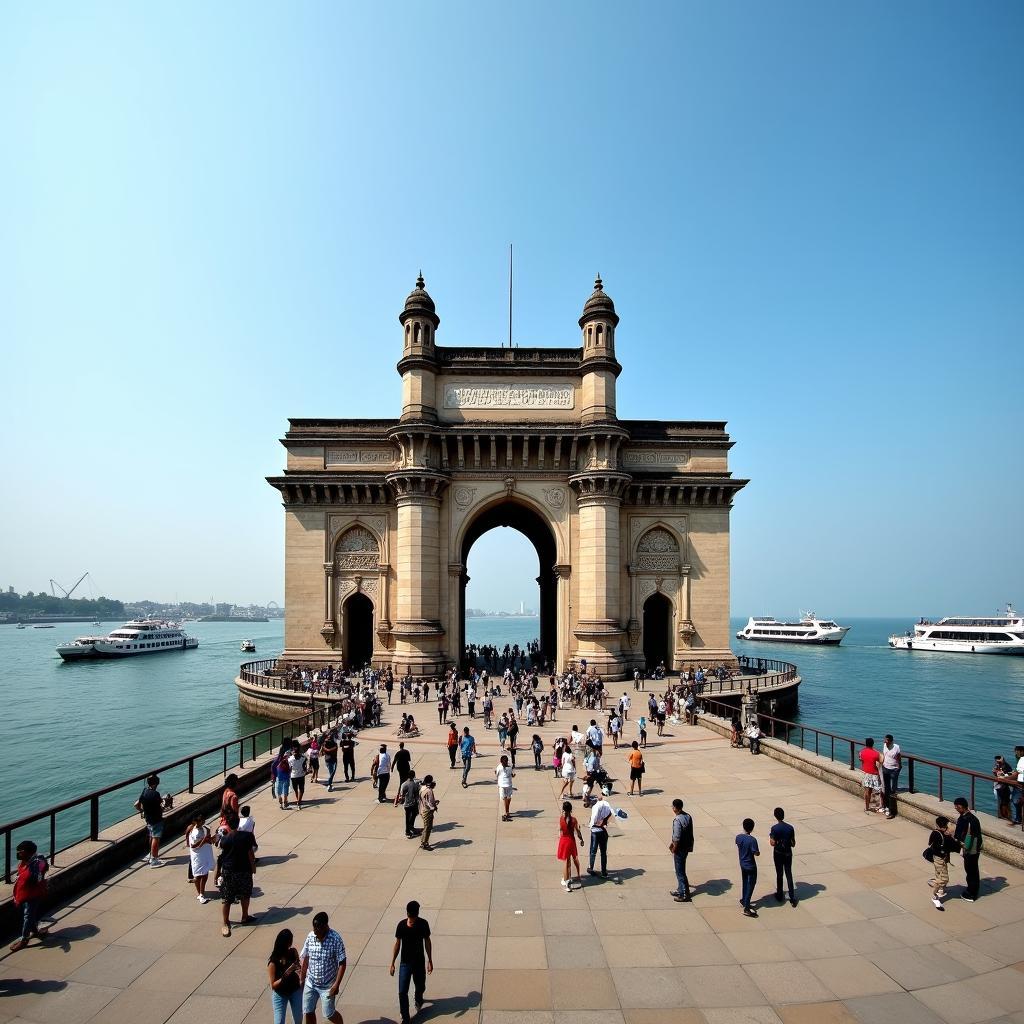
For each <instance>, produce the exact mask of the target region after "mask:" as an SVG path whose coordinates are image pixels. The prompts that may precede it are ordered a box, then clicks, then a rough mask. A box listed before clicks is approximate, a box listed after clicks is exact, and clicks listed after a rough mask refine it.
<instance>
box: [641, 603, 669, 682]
mask: <svg viewBox="0 0 1024 1024" xmlns="http://www.w3.org/2000/svg"><path fill="white" fill-rule="evenodd" d="M671 638H672V602H671V601H670V600H669V599H668V598H667V597H666V596H665V595H664V594H659V593H653V594H651V596H650V597H649V598H647V600H646V601H644V661H646V662H647V671H648V673H651V672H653V671H654V670H655V669H656V668H657V667H658V666H659V665H660V664H662V663H664V665H665V668H666V670H669V669H671V668H672V651H671V647H670V640H671Z"/></svg>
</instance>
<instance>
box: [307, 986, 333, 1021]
mask: <svg viewBox="0 0 1024 1024" xmlns="http://www.w3.org/2000/svg"><path fill="white" fill-rule="evenodd" d="M333 984H334V983H333V982H332V983H331V985H314V984H313V982H312V981H310V980H309V979H308V978H307V979H306V987H305V988H304V989H303V990H302V1012H303V1013H316V1001H317V1000H318V999H319V1000H320V1005H321V1006H322V1007H323V1011H324V1016H325V1017H333V1016H334V996H332V995H331V987H332V986H333Z"/></svg>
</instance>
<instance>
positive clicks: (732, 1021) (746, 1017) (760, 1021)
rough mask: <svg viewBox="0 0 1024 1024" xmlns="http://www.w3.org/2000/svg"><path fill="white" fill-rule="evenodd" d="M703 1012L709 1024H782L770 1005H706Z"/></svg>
mask: <svg viewBox="0 0 1024 1024" xmlns="http://www.w3.org/2000/svg"><path fill="white" fill-rule="evenodd" d="M701 1012H702V1013H703V1014H704V1019H705V1020H706V1021H707V1022H708V1024H780V1018H779V1015H778V1014H777V1013H776V1012H775V1011H774V1010H773V1009H772V1008H771V1007H770V1006H726V1007H721V1008H712V1007H705V1008H704V1009H703V1010H702V1011H701Z"/></svg>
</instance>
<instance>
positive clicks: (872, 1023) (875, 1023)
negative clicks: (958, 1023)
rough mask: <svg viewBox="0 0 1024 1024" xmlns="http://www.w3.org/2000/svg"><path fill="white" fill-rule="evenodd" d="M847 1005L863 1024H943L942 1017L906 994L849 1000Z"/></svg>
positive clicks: (895, 993) (897, 993) (894, 993)
mask: <svg viewBox="0 0 1024 1024" xmlns="http://www.w3.org/2000/svg"><path fill="white" fill-rule="evenodd" d="M845 1005H846V1006H847V1008H848V1009H849V1011H850V1013H851V1014H853V1019H855V1020H857V1021H859V1022H861V1024H893V1022H894V1021H898V1022H899V1024H942V1018H941V1017H938V1016H936V1015H935V1014H934V1013H932V1011H931V1010H929V1009H928V1007H927V1006H925V1005H924V1004H923V1003H920V1002H918V1000H916V999H915V998H914V997H913V996H912V995H910V994H908V993H906V992H887V993H886V994H884V995H877V996H863V997H858V998H854V999H847V1000H846V1004H845Z"/></svg>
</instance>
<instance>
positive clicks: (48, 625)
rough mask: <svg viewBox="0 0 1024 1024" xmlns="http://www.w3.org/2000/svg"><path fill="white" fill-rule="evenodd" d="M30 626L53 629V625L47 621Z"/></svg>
mask: <svg viewBox="0 0 1024 1024" xmlns="http://www.w3.org/2000/svg"><path fill="white" fill-rule="evenodd" d="M32 628H33V629H53V628H54V627H53V626H51V625H50V624H49V623H48V622H44V623H43V624H42V625H40V626H33V627H32Z"/></svg>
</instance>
